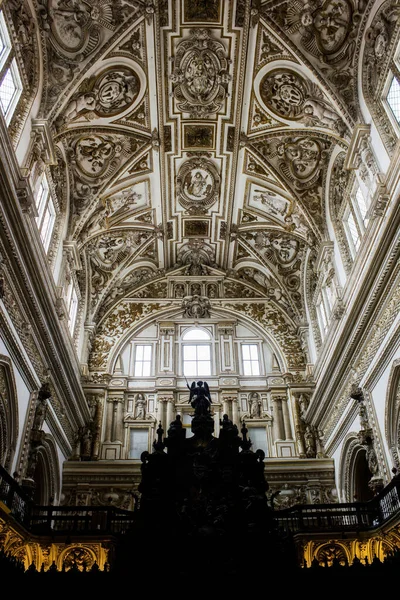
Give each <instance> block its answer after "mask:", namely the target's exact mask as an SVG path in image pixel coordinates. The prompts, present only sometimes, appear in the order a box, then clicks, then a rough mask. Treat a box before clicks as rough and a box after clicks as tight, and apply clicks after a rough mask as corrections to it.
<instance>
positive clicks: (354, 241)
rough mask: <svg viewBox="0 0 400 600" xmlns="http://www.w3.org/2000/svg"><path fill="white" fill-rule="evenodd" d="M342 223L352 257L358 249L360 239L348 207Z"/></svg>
mask: <svg viewBox="0 0 400 600" xmlns="http://www.w3.org/2000/svg"><path fill="white" fill-rule="evenodd" d="M343 223H344V227H345V231H346V235H347V239H348V241H349V244H350V249H351V252H352V255H353V257H354V255H355V254H356V252H357V250H358V249H359V247H360V242H361V239H360V232H359V230H358V227H357V225H356V222H355V219H354V215H353V213H352V211H351V209H350V207H349V208H348V210H347V211H346V213H345V216H344V219H343Z"/></svg>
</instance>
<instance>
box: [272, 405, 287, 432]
mask: <svg viewBox="0 0 400 600" xmlns="http://www.w3.org/2000/svg"><path fill="white" fill-rule="evenodd" d="M272 407H273V418H274V422H273V433H274V441H276V440H284V439H285V437H284V436H285V429H284V426H283V415H282V398H281V396H272Z"/></svg>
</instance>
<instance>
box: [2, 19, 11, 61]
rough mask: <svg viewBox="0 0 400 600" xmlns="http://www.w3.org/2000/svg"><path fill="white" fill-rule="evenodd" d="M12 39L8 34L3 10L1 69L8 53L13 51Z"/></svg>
mask: <svg viewBox="0 0 400 600" xmlns="http://www.w3.org/2000/svg"><path fill="white" fill-rule="evenodd" d="M11 48H12V46H11V40H10V36H9V34H8V29H7V25H6V22H5V19H4V15H3V12H0V69H2V68H3V66H4V63H5V62H6V60H7V57H8V55H9V54H10V52H11Z"/></svg>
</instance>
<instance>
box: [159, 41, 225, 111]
mask: <svg viewBox="0 0 400 600" xmlns="http://www.w3.org/2000/svg"><path fill="white" fill-rule="evenodd" d="M226 56H227V52H226V50H225V47H224V45H223V44H222V43H221V42H219V41H217V40H213V39H212V38H211V36H210V32H209V30H207V29H193V30H191V32H190V38H189V39H186V40H183V41H182V42H180V43H179V44H178V46H177V49H176V54H175V58H174V69H173V72H172V75H171V79H172V82H173V94H174V96H175V99H176V101H177V107H178V109H179V110H180V111H182V112H185V113H189V115H190V117H191V118H204V117H205V116H207V115H210V114H213V113H217V112H219V111H220V110H221V108H222V107H223V104H224V100H225V98H226V96H227V87H228V81H229V80H230V78H231V77H230V75H229V73H228V63H229V62H230V61H229V60H228V59H227V58H226Z"/></svg>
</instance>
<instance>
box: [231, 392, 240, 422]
mask: <svg viewBox="0 0 400 600" xmlns="http://www.w3.org/2000/svg"><path fill="white" fill-rule="evenodd" d="M232 423H233V424H234V425H236V426H237V428H238V429H239V430H240V423H239V411H238V400H237V398H232Z"/></svg>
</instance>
